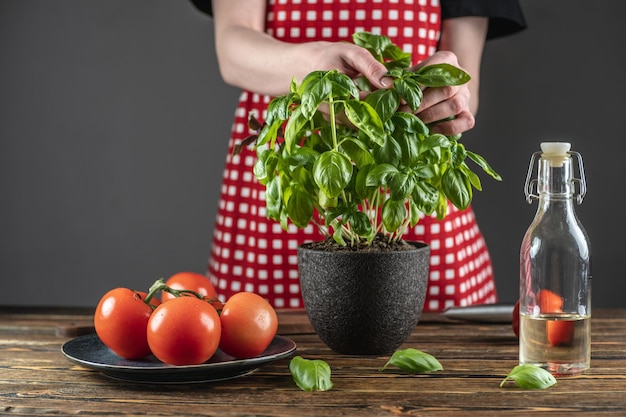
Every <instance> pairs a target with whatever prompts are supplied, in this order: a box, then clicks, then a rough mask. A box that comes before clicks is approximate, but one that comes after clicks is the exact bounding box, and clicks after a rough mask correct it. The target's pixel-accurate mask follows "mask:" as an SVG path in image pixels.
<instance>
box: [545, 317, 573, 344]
mask: <svg viewBox="0 0 626 417" xmlns="http://www.w3.org/2000/svg"><path fill="white" fill-rule="evenodd" d="M546 331H547V332H548V343H550V346H563V345H569V344H571V343H572V340H573V339H574V322H573V321H568V320H548V321H547V322H546Z"/></svg>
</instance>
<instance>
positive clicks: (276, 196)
mask: <svg viewBox="0 0 626 417" xmlns="http://www.w3.org/2000/svg"><path fill="white" fill-rule="evenodd" d="M282 205H283V200H282V195H281V189H280V181H279V180H278V179H277V178H276V177H273V178H272V179H270V180H269V181H268V182H267V184H266V185H265V209H266V215H267V217H268V218H270V219H273V220H279V219H280V212H281V210H282Z"/></svg>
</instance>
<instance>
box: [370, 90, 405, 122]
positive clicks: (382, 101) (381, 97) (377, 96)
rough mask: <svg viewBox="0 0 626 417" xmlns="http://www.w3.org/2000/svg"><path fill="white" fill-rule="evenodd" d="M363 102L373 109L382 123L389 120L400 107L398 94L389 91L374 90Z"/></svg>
mask: <svg viewBox="0 0 626 417" xmlns="http://www.w3.org/2000/svg"><path fill="white" fill-rule="evenodd" d="M365 101H366V102H367V103H369V105H370V106H372V107H373V108H374V110H375V111H376V113H378V115H379V116H380V119H381V120H382V122H383V123H384V122H386V121H387V120H389V118H391V116H393V115H394V113H395V112H396V110H398V106H400V97H399V96H398V93H397V92H396V91H394V90H391V89H381V90H376V91H374V92H373V93H371V94H368V95H367V97H366V98H365Z"/></svg>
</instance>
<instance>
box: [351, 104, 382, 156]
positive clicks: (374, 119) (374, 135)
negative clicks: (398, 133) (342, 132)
mask: <svg viewBox="0 0 626 417" xmlns="http://www.w3.org/2000/svg"><path fill="white" fill-rule="evenodd" d="M345 106H346V108H345V112H346V116H347V117H348V120H350V122H352V124H353V125H354V126H356V127H357V128H358V129H359V130H361V131H362V132H364V133H365V134H366V135H367V136H368V137H369V138H370V139H371V140H372V141H374V142H375V143H377V144H378V145H380V146H382V145H383V144H384V143H385V131H384V129H383V122H382V120H381V119H380V116H379V115H378V113H376V110H374V108H373V107H372V106H371V105H369V104H368V103H367V102H365V101H359V100H346V102H345Z"/></svg>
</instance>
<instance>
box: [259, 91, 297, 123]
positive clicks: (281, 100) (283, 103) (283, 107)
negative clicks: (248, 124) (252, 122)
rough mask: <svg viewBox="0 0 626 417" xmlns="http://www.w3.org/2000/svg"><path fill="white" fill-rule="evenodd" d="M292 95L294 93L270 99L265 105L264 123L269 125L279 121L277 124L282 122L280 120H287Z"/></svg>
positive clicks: (293, 95)
mask: <svg viewBox="0 0 626 417" xmlns="http://www.w3.org/2000/svg"><path fill="white" fill-rule="evenodd" d="M294 97H295V94H293V93H290V94H286V95H284V96H279V97H275V98H274V99H272V101H270V104H268V106H267V113H266V116H265V123H267V124H268V125H271V124H274V123H276V122H277V121H280V123H279V124H282V122H284V121H285V120H287V119H288V118H289V106H290V105H291V103H292V100H293V99H294Z"/></svg>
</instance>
